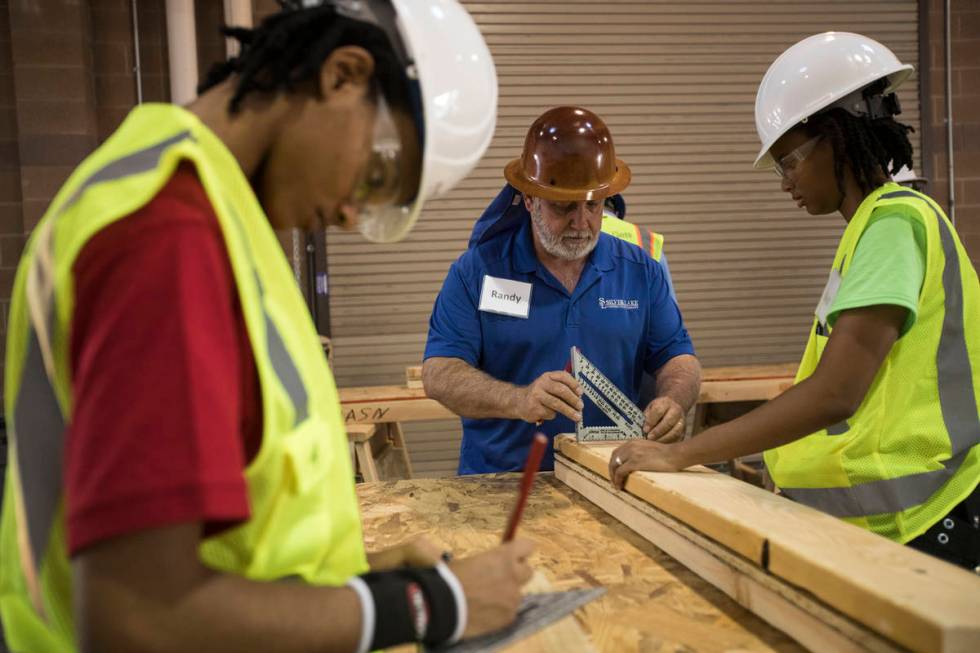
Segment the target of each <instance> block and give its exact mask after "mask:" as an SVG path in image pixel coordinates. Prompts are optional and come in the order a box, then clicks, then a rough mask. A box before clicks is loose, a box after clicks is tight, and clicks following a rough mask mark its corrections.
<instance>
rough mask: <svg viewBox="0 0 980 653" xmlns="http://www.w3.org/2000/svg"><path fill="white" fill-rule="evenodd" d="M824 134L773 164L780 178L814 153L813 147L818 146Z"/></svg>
mask: <svg viewBox="0 0 980 653" xmlns="http://www.w3.org/2000/svg"><path fill="white" fill-rule="evenodd" d="M821 138H823V136H814V137H813V138H811V139H810V140H808V141H807V142H806V143H804V144H803V145H800V146H799V147H798V148H796V149H795V150H793V151H792V152H790V153H789V154H787V155H786V156H784V157H782V158H780V159H779V160H778V161H776V163H775V165H774V166H773V170H774V171H775V172H776V174H777V175H779V177H780V178H782V177H785V176H786V175H788V174H790V173H791V172H793V171H794V170H795V169H796V166H798V165H800V163H802V162H803V161H804V160H805V159H806V158H807V157H808V156H810V155H811V154H812V153H813V148H815V147H816V146H817V143H819V142H820V139H821Z"/></svg>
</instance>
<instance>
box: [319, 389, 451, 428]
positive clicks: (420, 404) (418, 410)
mask: <svg viewBox="0 0 980 653" xmlns="http://www.w3.org/2000/svg"><path fill="white" fill-rule="evenodd" d="M337 393H338V394H339V395H340V405H341V411H342V412H343V415H344V422H345V423H347V424H352V423H354V424H377V423H383V422H418V421H423V420H434V419H449V418H454V417H456V415H455V414H454V413H453V412H452V411H450V410H449V409H448V408H446V407H445V406H443V405H442V404H440V403H439V402H438V401H436V400H435V399H429V398H428V397H426V396H425V390H424V389H422V388H406V387H404V386H397V385H391V386H383V385H381V386H363V387H358V388H338V389H337Z"/></svg>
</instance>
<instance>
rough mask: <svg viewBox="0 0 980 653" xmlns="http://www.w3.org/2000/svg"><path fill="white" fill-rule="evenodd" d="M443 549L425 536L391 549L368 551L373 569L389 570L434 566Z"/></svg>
mask: <svg viewBox="0 0 980 653" xmlns="http://www.w3.org/2000/svg"><path fill="white" fill-rule="evenodd" d="M441 555H442V550H441V549H439V547H437V546H436V545H435V544H433V543H432V542H430V541H428V540H427V539H425V538H424V537H416V538H414V539H411V540H409V541H407V542H402V543H401V544H396V545H395V546H393V547H391V548H390V549H384V550H383V551H376V552H374V553H368V554H367V559H368V565H369V566H370V567H371V571H388V570H390V569H398V568H399V567H432V566H433V565H435V564H436V563H437V562H439V560H440V557H441Z"/></svg>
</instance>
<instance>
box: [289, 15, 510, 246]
mask: <svg viewBox="0 0 980 653" xmlns="http://www.w3.org/2000/svg"><path fill="white" fill-rule="evenodd" d="M322 5H332V6H333V7H334V8H335V9H336V11H337V13H338V14H340V15H343V16H346V17H348V18H352V19H354V20H361V21H364V22H368V23H371V24H374V25H376V26H378V27H380V28H381V29H383V30H384V31H385V33H386V34H387V35H388V38H389V40H390V41H391V42H392V45H393V46H394V50H395V54H396V56H397V57H398V58H399V60H400V64H401V65H402V67H403V71H404V72H405V75H406V77H408V78H409V88H410V92H411V93H412V94H413V95H414V96H415V97H413V98H411V101H410V104H411V105H414V106H413V107H412V108H413V114H414V116H413V117H414V119H415V121H416V127H417V129H418V133H419V140H420V142H421V152H420V155H421V162H420V171H419V172H420V175H419V179H418V185H417V189H413V190H416V192H414V193H412V194H411V198H412V199H411V200H410V201H408V202H400V203H395V204H385V203H378V204H370V203H369V204H366V205H364V206H362V207H360V217H359V224H358V226H359V228H360V230H361V233H362V234H363V235H364V236H365V237H366V238H367V239H368V240H373V241H375V242H393V241H397V240H401V239H402V238H404V237H405V235H406V234H407V233H408V232H409V230H411V228H412V226H413V225H414V224H415V222H416V220H417V219H418V217H419V213H420V212H421V210H422V205H423V204H424V203H425V201H426V200H427V199H429V198H431V197H435V196H438V195H441V194H443V193H445V192H446V191H448V190H449V189H451V188H452V187H453V186H454V185H456V184H457V183H458V182H459V181H460V180H462V178H463V177H465V176H466V175H467V174H469V172H470V171H471V170H472V169H473V168H474V167H475V166H476V164H477V163H478V162H479V161H480V158H481V157H482V156H483V153H484V152H485V151H486V149H487V147H488V146H489V145H490V140H491V139H492V138H493V133H494V128H495V127H496V122H497V74H496V69H495V68H494V64H493V58H492V57H491V56H490V50H489V48H487V44H486V42H485V41H484V40H483V36H482V35H481V34H480V30H479V28H478V27H477V26H476V23H474V22H473V18H472V17H471V16H470V15H469V14H468V13H467V12H466V9H464V8H463V6H462V5H461V4H460V3H459V2H458V0H302V2H301V6H302V7H306V8H310V7H317V6H322Z"/></svg>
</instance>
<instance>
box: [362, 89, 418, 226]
mask: <svg viewBox="0 0 980 653" xmlns="http://www.w3.org/2000/svg"><path fill="white" fill-rule="evenodd" d="M375 102H376V106H377V112H376V115H375V120H374V137H373V140H372V144H371V153H370V155H369V157H368V161H367V164H366V165H365V167H364V170H363V171H362V173H361V177H360V178H359V180H358V181H357V184H356V185H355V187H354V195H353V200H354V203H355V204H356V205H357V207H358V212H359V218H358V227H359V229H360V231H361V233H362V234H364V236H365V237H367V238H368V239H369V240H373V241H381V242H385V241H388V240H390V239H392V238H393V237H395V236H396V235H397V234H398V233H399V232H401V231H402V230H403V224H404V222H405V221H406V220H407V219H408V218H409V216H410V215H411V212H412V205H413V203H414V200H415V196H416V195H417V194H418V189H419V171H420V168H421V161H420V160H419V156H418V148H417V146H416V143H414V142H410V143H406V139H408V140H412V139H413V137H414V130H413V129H412V126H411V125H410V124H408V123H406V124H405V125H402V128H401V129H399V125H398V123H397V122H396V117H395V115H394V114H393V112H392V111H391V109H390V108H389V106H388V103H387V102H386V101H385V99H384V95H383V94H382V93H381V92H380V90H379V91H378V92H377V93H376V95H375Z"/></svg>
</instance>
